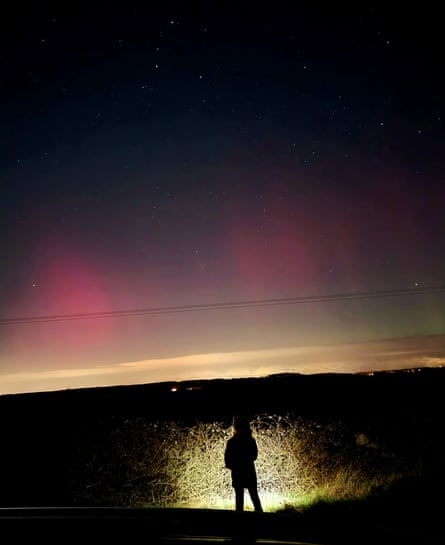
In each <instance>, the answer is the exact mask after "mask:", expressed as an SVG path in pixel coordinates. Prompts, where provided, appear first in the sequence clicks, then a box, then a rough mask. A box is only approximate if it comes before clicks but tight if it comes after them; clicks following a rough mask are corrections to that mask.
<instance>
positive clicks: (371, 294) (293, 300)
mask: <svg viewBox="0 0 445 545" xmlns="http://www.w3.org/2000/svg"><path fill="white" fill-rule="evenodd" d="M433 293H445V285H441V286H429V287H416V288H404V289H397V290H395V289H393V290H378V291H377V290H376V291H362V292H356V293H338V294H332V295H309V296H304V297H284V298H282V299H253V300H247V301H232V302H229V303H209V304H201V305H182V306H171V307H149V308H139V309H138V308H133V309H129V310H111V311H104V312H84V313H80V314H52V315H46V316H22V317H19V318H0V325H19V324H33V323H44V322H62V321H70V320H88V319H90V320H91V319H98V318H126V317H129V316H148V315H157V314H174V313H180V312H203V311H209V310H230V309H244V308H256V307H265V306H276V305H296V304H302V303H306V304H308V303H328V302H332V301H360V300H364V299H377V298H382V297H401V296H407V295H426V294H433Z"/></svg>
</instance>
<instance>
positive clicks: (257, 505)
mask: <svg viewBox="0 0 445 545" xmlns="http://www.w3.org/2000/svg"><path fill="white" fill-rule="evenodd" d="M248 490H249V494H250V498H251V500H252V503H253V508H254V509H255V511H256V512H257V513H262V512H263V507H262V505H261V500H260V497H259V495H258V490H257V488H256V486H251V487H249V489H248Z"/></svg>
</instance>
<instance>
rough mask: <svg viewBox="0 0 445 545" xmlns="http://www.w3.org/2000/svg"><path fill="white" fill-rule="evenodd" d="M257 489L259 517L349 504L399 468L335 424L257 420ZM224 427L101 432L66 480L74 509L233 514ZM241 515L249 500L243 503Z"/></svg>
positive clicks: (145, 424) (141, 422) (144, 424)
mask: <svg viewBox="0 0 445 545" xmlns="http://www.w3.org/2000/svg"><path fill="white" fill-rule="evenodd" d="M252 429H253V433H254V436H255V438H256V440H257V443H258V450H259V457H258V460H257V462H256V468H257V474H258V488H259V492H260V497H261V500H262V503H263V506H264V508H265V510H268V511H273V510H277V509H280V508H284V507H287V506H293V507H298V506H304V505H306V504H308V503H310V502H311V501H312V502H313V501H315V500H316V499H320V498H337V499H342V498H357V497H360V496H363V495H365V494H366V493H369V491H370V489H372V488H373V487H379V486H382V484H385V483H389V482H391V481H392V480H393V479H394V478H396V477H397V474H398V472H399V465H400V464H399V462H398V460H397V459H396V458H395V457H394V456H393V455H391V453H388V452H386V451H385V450H384V449H381V450H377V449H375V450H372V449H366V448H363V447H359V446H357V445H356V443H355V435H354V433H352V431H351V430H349V429H348V428H347V427H346V426H343V425H342V424H341V423H333V422H328V423H320V422H315V421H310V420H303V419H301V418H298V417H292V416H268V415H260V416H257V417H255V418H254V419H253V421H252ZM231 434H232V428H231V426H230V425H228V424H224V423H220V422H214V423H204V422H197V423H195V424H194V425H192V426H186V425H181V424H180V423H177V422H163V423H159V422H149V421H147V420H145V419H135V420H126V421H124V422H121V423H119V424H116V425H115V426H114V427H112V428H111V429H103V430H102V433H101V435H98V434H97V433H96V434H95V435H94V439H92V440H91V441H90V442H89V448H87V449H84V450H83V452H82V455H83V460H84V462H83V466H82V467H81V468H76V470H75V471H74V474H73V483H74V484H73V487H74V491H75V495H76V498H77V503H79V504H82V505H113V506H133V507H134V506H161V507H178V506H180V507H210V508H217V509H220V508H233V507H234V493H233V489H232V487H231V481H230V472H229V470H228V469H226V468H225V467H224V449H225V445H226V441H227V440H228V438H229V437H230V436H231ZM246 498H247V500H246V508H247V509H250V508H251V504H250V498H248V495H246Z"/></svg>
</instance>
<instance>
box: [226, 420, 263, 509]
mask: <svg viewBox="0 0 445 545" xmlns="http://www.w3.org/2000/svg"><path fill="white" fill-rule="evenodd" d="M257 457H258V447H257V443H256V441H255V439H254V437H253V436H252V430H251V429H250V423H249V421H248V420H247V418H245V417H243V416H235V417H234V419H233V435H232V437H231V438H230V439H229V440H228V441H227V443H226V450H225V453H224V461H225V464H226V467H227V468H228V469H230V470H231V472H232V486H233V488H234V489H235V507H236V511H244V489H245V488H247V490H248V491H249V495H250V498H251V500H252V503H253V507H254V509H255V511H257V512H262V511H263V508H262V506H261V501H260V498H259V495H258V489H257V475H256V470H255V460H256V459H257Z"/></svg>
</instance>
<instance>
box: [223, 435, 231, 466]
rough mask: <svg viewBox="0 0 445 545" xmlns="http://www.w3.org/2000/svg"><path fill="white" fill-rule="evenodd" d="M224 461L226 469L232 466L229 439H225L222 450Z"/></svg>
mask: <svg viewBox="0 0 445 545" xmlns="http://www.w3.org/2000/svg"><path fill="white" fill-rule="evenodd" d="M224 463H225V465H226V468H227V469H232V467H233V456H232V449H231V444H230V441H227V445H226V450H225V452H224Z"/></svg>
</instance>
